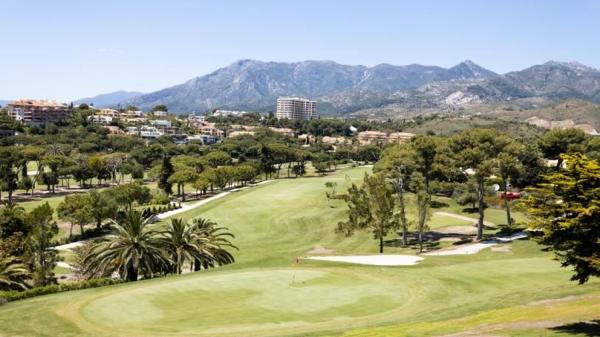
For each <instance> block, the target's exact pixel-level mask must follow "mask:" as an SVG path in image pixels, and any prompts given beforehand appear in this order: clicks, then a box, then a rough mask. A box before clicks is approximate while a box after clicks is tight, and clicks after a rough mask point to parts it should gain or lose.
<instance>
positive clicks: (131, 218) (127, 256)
mask: <svg viewBox="0 0 600 337" xmlns="http://www.w3.org/2000/svg"><path fill="white" fill-rule="evenodd" d="M150 219H151V217H150V216H148V215H147V214H145V213H142V212H139V211H136V210H131V211H128V212H125V213H122V214H121V216H120V219H119V221H112V223H111V234H109V235H106V236H104V237H102V238H101V239H99V240H98V241H97V242H95V243H94V244H93V246H92V248H91V249H90V252H89V253H88V254H87V255H86V256H85V258H84V259H83V265H84V269H85V273H86V275H98V274H100V275H111V274H113V273H115V272H116V273H118V274H119V276H120V277H121V278H122V279H124V280H125V281H127V282H130V281H137V279H138V277H139V276H140V275H143V276H144V277H152V276H154V275H155V274H161V273H165V272H167V271H168V269H169V265H170V263H171V261H170V259H169V257H168V254H167V252H166V251H165V250H164V249H163V247H162V245H161V238H160V236H159V232H158V231H156V230H154V229H151V228H149V227H148V224H149V223H150Z"/></svg>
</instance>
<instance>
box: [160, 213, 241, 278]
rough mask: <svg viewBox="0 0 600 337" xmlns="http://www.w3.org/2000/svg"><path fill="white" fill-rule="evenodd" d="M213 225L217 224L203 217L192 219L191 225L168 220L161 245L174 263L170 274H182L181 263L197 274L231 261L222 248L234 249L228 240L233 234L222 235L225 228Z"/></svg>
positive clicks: (229, 255)
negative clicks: (187, 265) (192, 268)
mask: <svg viewBox="0 0 600 337" xmlns="http://www.w3.org/2000/svg"><path fill="white" fill-rule="evenodd" d="M216 226H217V224H216V223H214V222H212V221H209V220H206V219H202V218H198V219H195V220H194V223H193V224H192V225H190V224H188V223H187V222H185V221H184V220H183V219H172V220H171V223H170V225H169V227H168V228H167V229H166V230H165V231H163V243H164V245H165V247H167V250H168V251H169V255H170V258H171V261H172V262H173V268H172V272H174V273H177V274H181V271H182V268H183V266H184V264H189V265H190V266H192V267H194V270H196V271H198V270H200V269H201V268H202V267H204V268H211V267H215V266H217V265H223V264H228V263H232V262H233V261H234V260H233V256H232V255H231V254H230V253H229V252H227V250H225V249H224V248H223V247H233V248H235V246H234V245H233V244H232V243H231V242H229V240H228V237H233V235H232V234H230V233H224V232H222V231H223V230H226V228H218V227H216Z"/></svg>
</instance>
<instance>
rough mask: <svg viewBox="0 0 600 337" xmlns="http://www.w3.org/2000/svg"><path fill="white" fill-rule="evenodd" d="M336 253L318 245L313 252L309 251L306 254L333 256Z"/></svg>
mask: <svg viewBox="0 0 600 337" xmlns="http://www.w3.org/2000/svg"><path fill="white" fill-rule="evenodd" d="M334 253H335V250H333V249H329V248H325V247H323V246H321V245H317V246H315V248H313V250H311V251H308V252H307V253H306V254H307V255H332V254H334Z"/></svg>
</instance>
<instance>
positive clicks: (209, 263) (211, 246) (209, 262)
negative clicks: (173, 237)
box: [193, 218, 238, 271]
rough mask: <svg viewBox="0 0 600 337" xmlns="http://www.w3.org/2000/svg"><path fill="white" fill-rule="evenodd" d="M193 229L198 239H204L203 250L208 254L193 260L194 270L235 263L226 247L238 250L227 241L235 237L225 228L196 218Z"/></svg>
mask: <svg viewBox="0 0 600 337" xmlns="http://www.w3.org/2000/svg"><path fill="white" fill-rule="evenodd" d="M193 228H194V231H195V232H196V234H197V235H198V237H201V238H206V240H207V243H206V247H205V250H206V251H208V252H209V254H204V255H200V256H198V257H196V258H195V260H194V270H195V271H199V270H201V269H208V268H214V267H216V266H220V265H226V264H230V263H233V262H235V259H234V258H233V255H231V253H229V252H228V251H227V249H226V248H227V247H229V248H235V249H238V248H237V247H236V246H235V245H234V244H233V243H231V241H229V239H231V238H235V236H234V235H233V234H231V233H229V232H228V229H227V228H226V227H218V225H217V223H215V222H214V221H211V220H208V219H204V218H196V219H194V221H193Z"/></svg>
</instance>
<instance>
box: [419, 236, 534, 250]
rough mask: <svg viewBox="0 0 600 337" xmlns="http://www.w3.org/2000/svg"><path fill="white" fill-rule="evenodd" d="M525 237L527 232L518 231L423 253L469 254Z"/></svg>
mask: <svg viewBox="0 0 600 337" xmlns="http://www.w3.org/2000/svg"><path fill="white" fill-rule="evenodd" d="M525 238H527V234H525V233H523V232H520V233H516V234H513V235H511V236H507V237H503V238H495V239H494V240H490V241H484V242H478V243H471V244H466V245H462V246H460V247H458V248H454V249H444V250H438V251H434V252H429V253H425V254H423V255H427V256H447V255H470V254H476V253H479V252H480V251H482V250H484V249H486V248H489V247H493V246H496V245H499V244H502V243H507V242H511V241H514V240H521V239H525Z"/></svg>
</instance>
